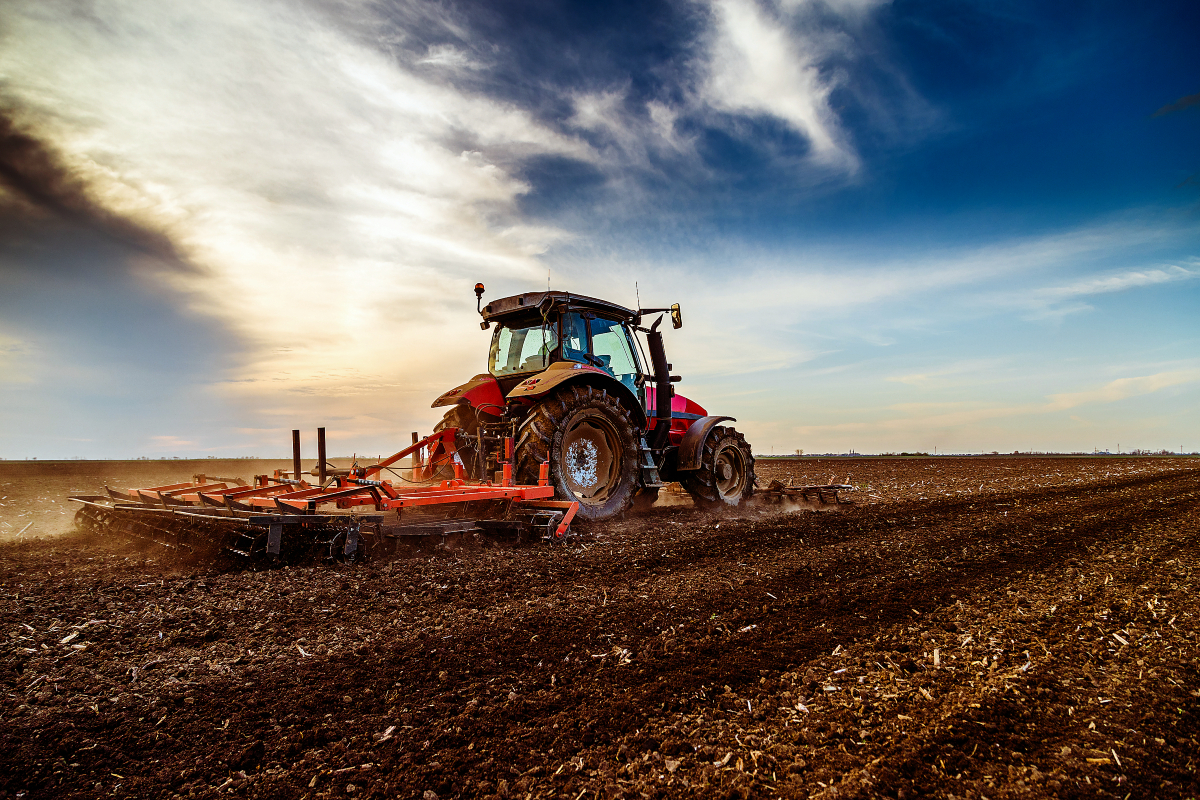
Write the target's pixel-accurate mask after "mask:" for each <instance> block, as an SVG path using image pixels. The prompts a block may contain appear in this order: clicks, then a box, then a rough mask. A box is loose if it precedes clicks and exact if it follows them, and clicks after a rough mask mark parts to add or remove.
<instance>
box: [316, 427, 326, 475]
mask: <svg viewBox="0 0 1200 800" xmlns="http://www.w3.org/2000/svg"><path fill="white" fill-rule="evenodd" d="M317 472H318V474H319V475H320V477H319V478H318V479H317V480H319V481H320V482H321V483H320V485H321V486H324V485H325V429H324V428H317Z"/></svg>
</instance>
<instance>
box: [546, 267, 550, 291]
mask: <svg viewBox="0 0 1200 800" xmlns="http://www.w3.org/2000/svg"><path fill="white" fill-rule="evenodd" d="M546 291H547V292H548V291H550V266H549V265H547V266H546Z"/></svg>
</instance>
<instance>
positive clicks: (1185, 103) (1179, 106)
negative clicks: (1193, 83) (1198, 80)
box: [1151, 94, 1200, 117]
mask: <svg viewBox="0 0 1200 800" xmlns="http://www.w3.org/2000/svg"><path fill="white" fill-rule="evenodd" d="M1194 105H1200V94H1189V95H1188V96H1187V97H1181V98H1179V99H1178V100H1176V101H1175V102H1174V103H1170V104H1168V105H1165V106H1163V107H1162V108H1160V109H1159V110H1158V111H1155V112H1154V113H1153V114H1151V116H1153V117H1165V116H1166V115H1167V114H1174V113H1175V112H1176V111H1183V110H1184V109H1185V108H1191V107H1192V106H1194Z"/></svg>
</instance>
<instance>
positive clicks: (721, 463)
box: [681, 426, 754, 508]
mask: <svg viewBox="0 0 1200 800" xmlns="http://www.w3.org/2000/svg"><path fill="white" fill-rule="evenodd" d="M681 482H682V483H683V488H684V489H687V491H688V494H690V495H691V496H692V499H693V500H694V501H695V502H696V505H698V506H701V507H703V508H721V507H723V506H737V505H740V504H741V503H742V501H743V500H745V499H746V498H748V497H749V496H750V495H751V493H753V491H754V455H753V454H752V453H751V452H750V445H748V444H746V437H745V436H743V435H742V434H740V433H738V432H737V431H736V430H734V429H733V428H726V427H722V426H717V427H716V428H713V429H712V431H710V432H709V434H708V438H707V439H705V441H704V453H703V454H702V455H701V457H700V468H699V469H697V470H695V471H692V472H685V473H683V479H682V481H681Z"/></svg>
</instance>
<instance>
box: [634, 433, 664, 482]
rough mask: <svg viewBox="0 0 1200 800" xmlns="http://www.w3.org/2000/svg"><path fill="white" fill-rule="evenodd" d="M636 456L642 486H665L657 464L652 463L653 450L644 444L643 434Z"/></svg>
mask: <svg viewBox="0 0 1200 800" xmlns="http://www.w3.org/2000/svg"><path fill="white" fill-rule="evenodd" d="M638 458H639V459H640V463H639V464H638V467H639V468H640V469H641V471H642V486H643V487H645V488H647V489H661V488H663V487H664V486H666V484H665V483H663V482H662V478H661V477H660V476H659V474H658V465H657V464H655V463H654V452H653V451H652V450H651V449H650V446H649V445H648V444H646V437H645V436H643V437H641V439H639V444H638Z"/></svg>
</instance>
